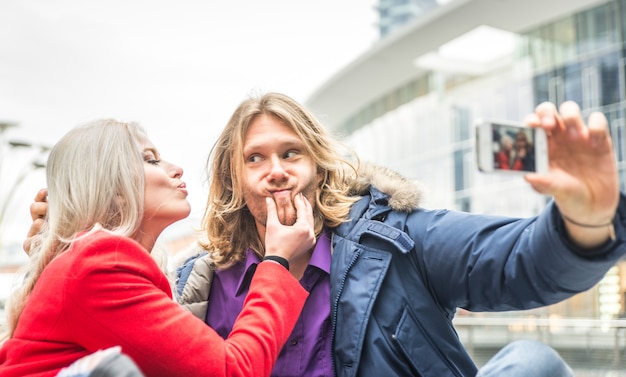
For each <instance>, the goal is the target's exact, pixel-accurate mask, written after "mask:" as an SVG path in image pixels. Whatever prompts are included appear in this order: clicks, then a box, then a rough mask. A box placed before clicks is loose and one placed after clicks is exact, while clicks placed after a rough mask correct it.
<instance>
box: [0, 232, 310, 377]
mask: <svg viewBox="0 0 626 377" xmlns="http://www.w3.org/2000/svg"><path fill="white" fill-rule="evenodd" d="M307 295H308V294H307V293H306V291H305V290H304V289H303V288H302V287H301V286H300V283H299V282H298V281H297V280H296V279H295V278H294V277H293V276H291V274H290V273H289V272H288V271H287V270H286V269H285V268H284V267H282V266H280V265H279V264H277V263H273V262H266V263H261V264H260V265H259V266H258V268H257V270H256V273H255V275H254V278H253V280H252V285H251V287H250V292H249V294H248V297H247V299H246V305H245V306H244V310H243V311H242V312H241V315H240V317H239V318H238V320H237V322H236V323H235V326H234V328H233V331H232V333H231V335H230V336H229V337H228V339H226V340H224V339H222V338H221V337H220V336H219V335H218V334H217V333H215V332H214V331H213V329H211V328H210V327H208V326H207V325H206V324H205V323H204V322H203V321H201V320H199V319H198V318H196V317H194V316H193V315H192V314H191V313H190V312H188V311H186V310H184V309H182V308H181V307H180V306H179V305H178V304H177V303H176V302H174V301H173V300H172V294H171V288H170V285H169V284H168V281H167V278H166V276H165V275H164V274H163V273H162V272H161V270H160V269H159V267H158V266H157V264H156V263H155V261H154V260H153V259H152V257H151V256H150V255H149V254H148V252H147V251H146V250H145V249H144V248H142V247H141V246H140V245H139V244H138V243H137V242H135V241H133V240H130V239H128V238H124V237H119V236H114V235H111V234H109V233H107V232H104V231H99V232H96V233H95V234H92V235H89V236H87V237H86V238H84V239H82V240H79V241H76V242H74V244H73V245H72V247H71V248H70V249H69V250H68V251H66V252H65V253H63V254H62V255H60V256H59V257H57V258H56V259H55V260H54V261H53V262H51V263H50V265H48V267H47V268H46V269H45V270H44V272H43V273H42V275H41V277H40V278H39V280H38V281H37V284H36V286H35V288H34V290H33V292H32V294H31V296H30V298H29V301H28V303H27V305H26V308H25V309H24V312H23V313H22V315H21V317H20V319H19V322H18V326H17V329H16V330H15V333H14V335H13V337H12V338H10V339H9V340H7V341H6V342H5V343H4V344H3V346H2V349H0V376H2V377H5V376H6V377H8V376H19V377H25V376H55V375H56V374H57V373H58V372H59V370H60V369H61V368H63V367H66V366H68V365H70V364H71V363H72V362H74V361H76V360H78V359H79V358H81V357H83V356H85V355H88V354H90V353H92V352H94V351H97V350H99V349H104V348H108V347H112V346H115V345H120V346H121V347H122V352H124V353H126V354H127V355H128V356H130V357H131V358H132V359H133V360H134V361H135V362H136V363H137V365H138V366H139V367H140V368H141V370H142V371H143V373H145V374H146V376H168V377H172V376H209V375H210V376H269V375H270V372H271V370H272V367H273V365H274V362H275V360H276V358H277V357H278V353H279V352H280V349H281V348H282V346H283V344H284V342H285V341H286V339H287V337H288V336H289V334H290V333H291V330H292V328H293V326H294V325H295V323H296V320H297V319H298V316H299V314H300V311H301V309H302V306H303V305H304V301H305V299H306V297H307Z"/></svg>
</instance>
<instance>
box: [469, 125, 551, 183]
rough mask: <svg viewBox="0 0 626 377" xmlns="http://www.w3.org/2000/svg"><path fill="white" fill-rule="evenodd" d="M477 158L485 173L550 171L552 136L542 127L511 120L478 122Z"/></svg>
mask: <svg viewBox="0 0 626 377" xmlns="http://www.w3.org/2000/svg"><path fill="white" fill-rule="evenodd" d="M475 149H476V158H477V162H478V169H479V170H480V171H482V172H485V173H522V174H525V173H528V172H536V173H547V171H548V140H547V138H546V134H545V132H544V130H543V129H541V128H531V127H528V126H525V125H524V124H522V123H516V122H510V121H490V120H478V121H477V122H476V148H475Z"/></svg>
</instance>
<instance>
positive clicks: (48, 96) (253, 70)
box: [0, 0, 378, 244]
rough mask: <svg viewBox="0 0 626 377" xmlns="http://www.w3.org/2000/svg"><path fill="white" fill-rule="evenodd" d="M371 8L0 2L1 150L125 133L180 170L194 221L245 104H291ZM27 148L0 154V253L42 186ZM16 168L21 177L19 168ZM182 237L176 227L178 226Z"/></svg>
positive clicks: (323, 73)
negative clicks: (274, 98) (257, 98)
mask: <svg viewBox="0 0 626 377" xmlns="http://www.w3.org/2000/svg"><path fill="white" fill-rule="evenodd" d="M375 4H376V0H308V1H289V0H264V1H259V0H227V1H210V0H180V1H176V2H174V1H166V0H107V1H94V0H19V1H13V0H0V122H3V121H4V122H6V121H9V122H15V123H17V124H18V125H17V126H16V127H13V128H10V129H8V130H7V131H6V132H5V133H4V135H3V137H2V138H3V139H4V140H3V141H2V140H0V142H3V143H4V145H6V142H7V141H9V140H11V141H26V142H29V143H32V144H36V145H46V146H47V145H49V146H51V145H53V144H54V142H55V141H56V140H58V139H59V138H60V137H61V136H62V135H63V134H64V133H65V132H67V131H68V130H70V129H71V128H72V127H74V126H76V125H78V124H81V123H84V122H87V121H90V120H94V119H99V118H115V119H118V120H121V121H137V122H139V123H140V124H141V125H142V126H144V128H146V130H147V131H148V135H149V137H150V139H151V140H152V142H153V143H154V144H155V145H156V147H157V148H158V149H159V150H160V152H161V154H162V157H163V158H164V159H166V160H168V161H172V162H174V163H177V164H178V165H180V166H182V167H183V168H184V170H185V173H184V176H183V179H184V180H185V181H186V182H187V186H188V189H189V192H190V194H189V200H190V202H191V204H192V214H191V216H190V220H189V221H188V222H186V223H184V226H185V227H186V226H187V225H188V223H189V222H192V223H193V224H191V225H192V226H195V225H197V224H196V223H195V219H196V218H198V217H200V216H201V214H202V210H203V208H204V202H205V197H206V192H207V188H206V184H205V182H204V178H205V175H204V168H205V163H206V158H207V156H208V153H209V150H210V148H211V146H212V144H213V142H214V141H215V139H216V137H217V135H218V133H219V131H221V129H222V127H223V126H224V125H225V124H226V122H227V121H228V118H229V117H230V114H231V113H232V111H233V110H234V109H235V108H236V106H237V105H238V104H239V102H241V101H242V100H244V99H245V98H247V97H248V96H249V95H250V94H254V93H263V92H267V91H279V92H283V93H285V94H288V95H290V96H291V97H293V98H294V99H296V100H298V101H300V102H305V101H306V99H307V96H309V95H310V94H312V93H313V92H314V91H315V90H316V89H317V88H318V87H319V86H321V85H322V84H323V83H324V82H325V81H326V80H328V79H329V78H330V77H331V76H332V75H333V74H334V73H336V72H337V71H339V70H340V69H342V68H343V67H344V66H346V65H347V64H349V63H350V62H351V61H353V60H354V59H356V58H357V57H358V56H359V55H360V54H362V53H364V52H365V51H367V50H368V49H369V48H370V47H371V46H372V45H373V44H374V43H375V42H376V40H377V38H378V30H377V28H376V22H377V20H378V18H377V14H376V12H375V9H374V7H375ZM36 150H37V149H35V148H31V149H27V148H21V149H8V148H6V147H5V148H3V149H2V151H1V152H2V153H1V155H0V158H1V159H2V160H1V161H0V169H1V170H0V205H2V204H4V203H5V202H6V201H7V199H8V198H7V197H8V196H9V191H10V190H11V189H12V188H13V187H14V186H15V184H16V183H17V181H18V180H20V179H19V176H20V175H21V172H22V171H29V173H28V174H26V175H25V178H24V180H23V181H22V182H21V183H20V184H19V186H18V187H15V189H14V191H15V194H14V195H11V198H10V199H11V200H10V201H9V202H8V203H9V204H8V207H7V215H6V216H5V221H4V229H3V230H4V232H3V234H4V238H3V239H4V243H5V244H6V243H10V242H19V243H20V244H21V241H22V240H23V238H24V236H25V234H26V232H27V230H28V227H29V226H30V216H29V209H28V207H29V205H30V203H31V202H32V199H33V197H34V196H35V193H36V192H37V190H38V189H39V188H40V187H44V186H45V178H44V173H43V170H35V171H30V170H29V169H28V168H27V166H28V164H29V163H30V162H31V160H36V159H38V158H39V156H38V155H37V152H36ZM24 169H26V170H24ZM180 226H182V225H179V228H180ZM0 231H2V230H0Z"/></svg>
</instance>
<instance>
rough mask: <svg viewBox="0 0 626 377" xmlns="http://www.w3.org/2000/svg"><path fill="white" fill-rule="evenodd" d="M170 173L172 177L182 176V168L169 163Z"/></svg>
mask: <svg viewBox="0 0 626 377" xmlns="http://www.w3.org/2000/svg"><path fill="white" fill-rule="evenodd" d="M170 169H171V170H170V174H171V176H172V178H181V177H182V176H183V168H181V167H180V166H178V165H174V164H171V168H170Z"/></svg>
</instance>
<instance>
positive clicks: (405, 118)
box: [339, 0, 626, 318]
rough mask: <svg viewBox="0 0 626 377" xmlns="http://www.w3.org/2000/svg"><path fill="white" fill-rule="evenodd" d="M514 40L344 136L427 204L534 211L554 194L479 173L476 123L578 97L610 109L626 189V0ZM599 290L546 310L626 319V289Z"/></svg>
mask: <svg viewBox="0 0 626 377" xmlns="http://www.w3.org/2000/svg"><path fill="white" fill-rule="evenodd" d="M515 37H516V38H515V40H516V42H515V49H514V50H513V51H514V52H513V53H512V54H509V55H508V56H507V57H506V58H502V59H500V60H499V63H498V64H496V65H493V66H492V67H491V68H490V69H488V70H485V71H484V72H482V73H479V74H476V72H471V73H468V72H464V71H463V69H459V70H458V71H456V72H450V71H449V70H447V71H438V70H437V69H432V70H431V71H429V72H428V73H426V74H424V75H421V76H419V77H417V78H414V79H412V80H410V81H408V82H405V83H404V84H403V85H401V86H398V87H396V88H395V89H393V90H392V91H390V92H386V93H381V94H380V96H378V97H377V98H376V99H375V100H374V101H371V102H370V103H369V104H368V105H367V106H364V107H362V108H361V109H359V110H358V111H356V112H354V113H352V114H351V116H350V117H349V118H348V119H347V120H346V121H344V122H343V123H342V124H341V126H340V127H339V128H340V129H341V131H342V132H343V134H345V135H347V136H346V137H345V141H346V142H347V143H348V144H349V145H350V146H351V147H352V148H354V149H355V150H356V152H357V153H358V154H359V156H360V157H361V159H362V160H368V161H376V162H377V163H379V164H382V165H385V166H388V167H390V168H392V169H394V170H396V171H398V172H400V173H401V174H403V175H405V176H407V177H409V178H411V179H415V180H418V181H421V182H422V186H423V187H424V190H425V199H426V202H425V203H424V204H423V205H424V207H427V208H454V209H457V210H461V211H468V212H477V213H491V214H504V215H510V216H531V215H535V214H537V213H539V212H540V211H541V210H542V209H543V207H544V206H545V204H546V202H547V200H548V198H546V197H544V196H542V195H539V194H537V193H535V192H534V191H533V190H532V189H531V188H530V187H529V186H528V185H527V184H526V183H525V182H524V180H523V179H521V178H520V177H519V176H515V177H513V176H502V175H494V174H484V173H480V172H479V171H478V169H477V167H476V158H475V147H474V124H475V120H476V119H478V118H483V119H507V120H522V119H523V117H524V116H525V115H526V114H528V113H531V112H532V111H533V110H534V108H535V106H536V105H537V104H539V103H541V102H543V101H550V102H553V103H561V102H563V101H564V100H573V101H575V102H577V103H578V104H579V106H580V107H581V109H582V111H583V114H584V115H588V114H590V113H591V112H592V111H600V112H603V113H604V114H606V116H607V118H608V120H609V125H610V133H611V136H612V138H613V142H614V146H615V153H616V159H617V161H618V169H619V174H620V180H621V188H622V189H626V135H625V132H626V130H625V127H626V114H625V112H626V43H625V41H626V0H612V1H607V2H605V3H603V4H601V5H597V6H595V7H593V8H589V9H586V10H584V11H581V12H577V13H575V14H569V15H567V16H564V17H561V18H559V19H556V20H554V21H551V22H550V23H546V24H543V25H540V26H535V27H533V28H532V29H531V30H527V31H525V32H523V33H518V34H517V35H516V36H515ZM512 198H514V200H512ZM623 270H624V267H623V266H621V269H617V270H615V271H612V272H611V274H610V276H609V277H610V278H611V279H613V280H611V281H616V282H615V283H613V285H619V284H620V281H621V282H622V285H624V284H626V282H625V281H626V279H624V278H623V277H622V278H619V277H620V276H624V274H625V273H624V271H623ZM615 276H617V277H618V278H617V280H615ZM601 286H602V284H600V285H599V286H598V287H601ZM600 291H601V289H600V288H596V289H594V290H592V292H588V293H585V294H581V295H579V296H576V297H574V298H573V299H571V300H568V301H567V302H564V303H562V304H559V305H556V306H554V307H551V308H548V309H543V310H547V311H548V312H549V313H544V314H549V315H553V314H557V315H562V316H578V317H580V316H582V317H596V318H597V317H606V316H613V317H616V316H618V315H623V314H624V306H625V305H624V299H625V293H624V292H626V287H621V288H620V289H619V292H620V293H619V294H618V296H619V295H621V297H618V298H617V300H618V301H619V302H618V303H617V306H615V303H613V306H611V307H610V309H606V308H608V306H605V307H604V308H603V307H602V305H600V304H599V302H601V301H602V298H601V297H599V295H601V294H602V293H601V292H600ZM604 291H607V290H606V289H605V290H604ZM608 291H610V290H608ZM616 297H617V296H616ZM611 300H613V301H615V298H611ZM604 301H606V300H604Z"/></svg>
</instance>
